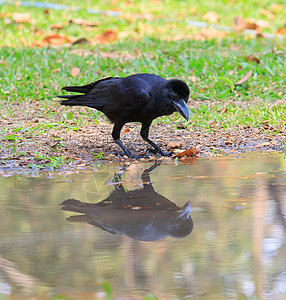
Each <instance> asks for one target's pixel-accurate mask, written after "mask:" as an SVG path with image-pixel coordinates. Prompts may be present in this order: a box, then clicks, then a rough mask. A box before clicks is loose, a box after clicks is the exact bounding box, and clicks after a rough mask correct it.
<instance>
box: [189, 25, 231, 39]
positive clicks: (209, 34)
mask: <svg viewBox="0 0 286 300" xmlns="http://www.w3.org/2000/svg"><path fill="white" fill-rule="evenodd" d="M227 35H228V32H226V31H220V30H217V29H215V28H213V27H207V28H202V29H201V30H200V31H199V32H198V33H197V34H195V35H194V36H193V39H194V40H205V39H215V38H224V37H226V36H227Z"/></svg>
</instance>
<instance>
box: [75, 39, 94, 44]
mask: <svg viewBox="0 0 286 300" xmlns="http://www.w3.org/2000/svg"><path fill="white" fill-rule="evenodd" d="M88 43H90V42H89V40H87V39H86V38H79V39H77V40H75V41H74V42H73V43H72V44H73V45H77V44H88Z"/></svg>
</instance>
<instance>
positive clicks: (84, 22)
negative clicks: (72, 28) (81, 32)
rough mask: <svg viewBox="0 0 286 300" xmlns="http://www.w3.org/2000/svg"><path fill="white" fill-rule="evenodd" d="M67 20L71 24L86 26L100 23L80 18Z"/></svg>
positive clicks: (94, 25)
mask: <svg viewBox="0 0 286 300" xmlns="http://www.w3.org/2000/svg"><path fill="white" fill-rule="evenodd" d="M69 22H70V23H73V24H77V25H81V26H88V27H96V26H99V25H100V24H99V23H96V22H93V21H89V20H85V19H81V18H75V19H71V20H70V21H69Z"/></svg>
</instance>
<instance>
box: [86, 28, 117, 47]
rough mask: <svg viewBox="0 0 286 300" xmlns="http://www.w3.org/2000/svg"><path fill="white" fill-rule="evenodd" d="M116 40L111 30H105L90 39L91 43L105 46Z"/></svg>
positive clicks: (114, 33)
mask: <svg viewBox="0 0 286 300" xmlns="http://www.w3.org/2000/svg"><path fill="white" fill-rule="evenodd" d="M115 40H117V33H116V32H115V31H113V30H106V31H104V32H103V33H101V34H99V35H97V36H95V37H94V38H93V39H91V41H92V42H95V43H100V44H105V43H108V42H112V41H115Z"/></svg>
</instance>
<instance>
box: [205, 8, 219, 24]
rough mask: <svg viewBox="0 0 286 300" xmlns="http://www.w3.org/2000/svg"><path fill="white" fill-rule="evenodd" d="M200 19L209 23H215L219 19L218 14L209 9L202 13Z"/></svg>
mask: <svg viewBox="0 0 286 300" xmlns="http://www.w3.org/2000/svg"><path fill="white" fill-rule="evenodd" d="M202 19H203V20H204V21H209V22H211V23H215V22H217V21H218V20H219V15H218V13H217V12H215V11H209V12H207V13H206V14H204V15H203V17H202Z"/></svg>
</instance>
